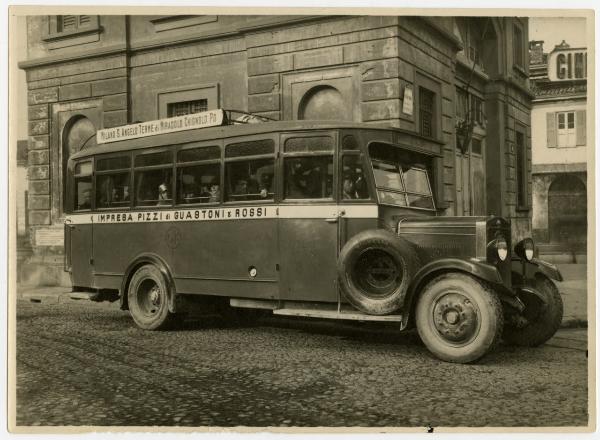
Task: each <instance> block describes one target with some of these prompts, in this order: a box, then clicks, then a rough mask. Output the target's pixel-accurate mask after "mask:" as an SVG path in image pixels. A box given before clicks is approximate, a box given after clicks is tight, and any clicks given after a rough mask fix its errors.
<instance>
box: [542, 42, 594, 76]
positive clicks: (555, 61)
mask: <svg viewBox="0 0 600 440" xmlns="http://www.w3.org/2000/svg"><path fill="white" fill-rule="evenodd" d="M586 78H587V50H586V49H564V50H563V49H561V50H557V51H554V52H551V53H550V54H549V55H548V79H549V80H550V81H573V80H577V79H586Z"/></svg>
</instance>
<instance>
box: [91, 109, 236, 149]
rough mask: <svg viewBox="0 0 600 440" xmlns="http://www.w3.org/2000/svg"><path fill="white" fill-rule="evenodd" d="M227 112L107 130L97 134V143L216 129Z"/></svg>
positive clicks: (195, 115) (196, 114) (204, 113)
mask: <svg viewBox="0 0 600 440" xmlns="http://www.w3.org/2000/svg"><path fill="white" fill-rule="evenodd" d="M224 119H225V112H224V111H223V110H222V109H217V110H208V111H205V112H200V113H193V114H190V115H183V116H175V117H173V118H165V119H157V120H155V121H146V122H139V123H137V124H130V125H123V126H120V127H113V128H105V129H102V130H98V132H97V133H96V143H98V144H106V143H109V142H117V141H123V140H126V139H135V138H139V137H145V136H155V135H157V134H165V133H173V132H175V131H183V130H193V129H196V128H207V127H216V126H218V125H222V124H223V120H224Z"/></svg>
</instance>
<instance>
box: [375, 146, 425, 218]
mask: <svg viewBox="0 0 600 440" xmlns="http://www.w3.org/2000/svg"><path fill="white" fill-rule="evenodd" d="M369 154H370V155H371V165H372V166H373V175H374V177H375V185H376V187H377V197H378V199H379V203H382V204H386V205H395V206H405V207H410V208H420V209H429V210H433V209H435V205H434V202H433V194H432V192H431V185H430V184H429V174H428V172H427V167H426V165H425V164H424V163H420V162H418V157H417V155H415V154H410V153H409V152H406V151H402V150H401V149H399V148H396V147H394V146H392V145H386V144H380V143H376V144H372V145H371V146H370V147H369Z"/></svg>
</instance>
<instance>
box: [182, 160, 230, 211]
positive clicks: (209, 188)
mask: <svg viewBox="0 0 600 440" xmlns="http://www.w3.org/2000/svg"><path fill="white" fill-rule="evenodd" d="M220 182H221V166H220V164H206V165H193V166H187V167H181V168H179V169H178V170H177V186H178V188H179V189H178V195H177V203H188V204H189V203H219V202H220V201H221V191H220V187H219V186H220Z"/></svg>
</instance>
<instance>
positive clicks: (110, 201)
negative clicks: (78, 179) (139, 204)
mask: <svg viewBox="0 0 600 440" xmlns="http://www.w3.org/2000/svg"><path fill="white" fill-rule="evenodd" d="M126 206H129V171H127V172H121V173H115V174H102V175H99V176H98V177H97V178H96V208H117V207H121V208H122V207H126Z"/></svg>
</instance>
